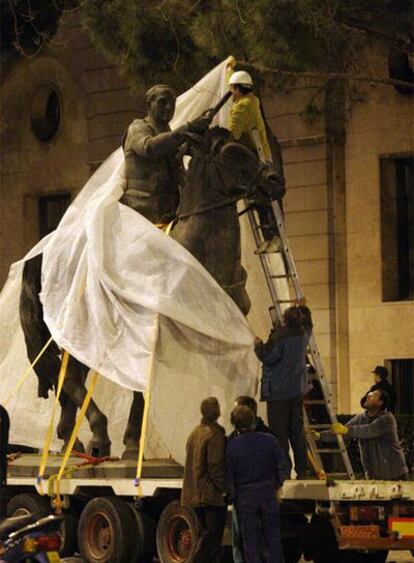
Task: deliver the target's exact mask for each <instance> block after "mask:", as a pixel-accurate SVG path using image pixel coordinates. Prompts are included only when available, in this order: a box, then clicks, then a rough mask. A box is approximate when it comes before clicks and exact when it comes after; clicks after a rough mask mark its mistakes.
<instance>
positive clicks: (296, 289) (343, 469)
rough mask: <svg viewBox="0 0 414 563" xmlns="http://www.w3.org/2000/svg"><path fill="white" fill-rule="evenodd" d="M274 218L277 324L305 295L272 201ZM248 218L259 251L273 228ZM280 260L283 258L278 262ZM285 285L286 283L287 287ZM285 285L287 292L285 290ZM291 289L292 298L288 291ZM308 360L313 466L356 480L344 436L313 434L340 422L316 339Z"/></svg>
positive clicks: (267, 258) (269, 276) (269, 277)
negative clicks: (326, 440) (329, 439)
mask: <svg viewBox="0 0 414 563" xmlns="http://www.w3.org/2000/svg"><path fill="white" fill-rule="evenodd" d="M251 134H252V139H253V140H254V142H255V144H256V147H257V150H258V153H259V158H260V160H261V161H262V162H265V158H264V154H263V150H262V147H261V144H260V141H259V137H258V132H257V130H255V129H254V130H253V131H252V132H251ZM271 207H272V211H273V215H274V218H275V221H276V224H277V228H278V231H279V237H280V243H281V244H280V245H279V247H280V250H279V251H278V252H277V254H276V256H275V254H274V253H271V254H268V253H260V254H259V257H260V261H261V264H262V268H263V272H264V275H265V279H266V283H267V286H268V289H269V293H270V298H271V301H272V307H271V309H273V310H274V312H275V317H276V318H275V319H272V320H273V322H274V323H275V322H276V323H280V322H281V321H282V316H283V310H284V309H285V308H286V307H287V306H289V305H293V304H295V303H298V302H301V301H303V300H304V297H305V296H304V294H303V291H302V287H301V284H300V280H299V275H298V272H297V269H296V266H295V262H294V259H293V256H292V253H291V251H290V246H289V241H288V237H287V234H286V229H285V223H284V219H283V214H282V210H281V208H280V205H279V203H278V202H277V201H274V200H273V201H271ZM247 214H248V218H249V222H250V227H251V230H252V233H253V238H254V241H255V244H256V248H259V247H260V246H261V244H262V242H263V241H262V238H264V237H263V231H264V230H265V229H269V225H268V224H267V225H263V224H260V220H259V216H258V214H257V211H255V209H254V206H253V207H252V206H251V205H250V206H249V205H248V206H247ZM277 256H280V257H281V258H279V259H277ZM283 282H286V283H284V284H283ZM281 284H283V289H282V287H281ZM286 288H288V295H281V293H282V292H283V293H286V291H284V289H286ZM308 357H310V358H311V364H312V365H311V368H310V371H314V373H313V374H312V376H313V389H312V390H311V391H310V392H309V393H308V395H307V396H305V399H304V423H305V431H306V437H307V443H308V455H309V460H310V462H311V464H312V465H313V466H314V469H315V471H316V473H317V474H318V475H319V476H320V477H324V476H325V475H326V476H328V477H335V478H341V477H342V478H349V479H354V478H355V477H354V472H353V468H352V464H351V462H350V459H349V456H348V452H347V449H346V446H345V444H344V440H343V437H342V436H337V438H338V440H337V443H333V444H329V447H326V446H325V447H321V446H320V445H319V444H318V442H317V441H316V440H315V438H314V435H313V433H312V432H311V431H312V430H315V431H316V432H320V431H321V430H327V429H329V428H330V427H331V425H332V424H333V423H336V422H337V418H336V415H335V413H334V411H333V396H332V391H331V388H330V385H329V382H328V380H327V378H326V375H325V371H324V368H323V364H322V360H321V356H320V354H319V350H318V346H317V343H316V339H315V335H314V333H313V331H312V334H311V336H310V339H309V348H308Z"/></svg>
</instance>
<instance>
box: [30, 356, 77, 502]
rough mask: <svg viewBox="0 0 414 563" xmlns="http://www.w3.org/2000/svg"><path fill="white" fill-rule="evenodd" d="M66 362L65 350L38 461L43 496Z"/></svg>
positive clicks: (67, 357)
mask: <svg viewBox="0 0 414 563" xmlns="http://www.w3.org/2000/svg"><path fill="white" fill-rule="evenodd" d="M68 362H69V354H68V352H67V351H66V350H64V351H63V358H62V363H61V365H60V371H59V379H58V386H57V389H56V397H55V401H54V403H53V408H52V415H51V417H50V422H49V428H48V430H47V433H46V438H45V444H44V446H43V452H42V458H41V460H40V466H39V474H38V477H37V482H38V484H39V489H40V494H41V495H44V494H45V493H44V492H43V481H42V479H43V475H44V473H45V469H46V464H47V458H48V456H49V449H50V442H51V441H52V436H53V433H54V431H55V424H54V423H55V414H56V409H57V406H58V404H59V398H60V394H61V392H62V388H63V382H64V380H65V376H66V371H67V367H68Z"/></svg>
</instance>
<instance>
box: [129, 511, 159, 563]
mask: <svg viewBox="0 0 414 563" xmlns="http://www.w3.org/2000/svg"><path fill="white" fill-rule="evenodd" d="M129 507H130V508H131V510H132V512H133V514H134V517H135V524H136V527H135V542H136V544H137V546H136V549H137V560H138V562H139V563H147V562H149V563H151V562H152V560H153V558H154V557H155V556H156V555H157V546H156V541H155V534H156V530H157V524H156V522H155V520H153V519H152V518H150V517H149V516H148V515H147V514H145V513H144V512H142V511H141V510H139V509H138V508H136V507H135V506H134V505H133V504H130V505H129Z"/></svg>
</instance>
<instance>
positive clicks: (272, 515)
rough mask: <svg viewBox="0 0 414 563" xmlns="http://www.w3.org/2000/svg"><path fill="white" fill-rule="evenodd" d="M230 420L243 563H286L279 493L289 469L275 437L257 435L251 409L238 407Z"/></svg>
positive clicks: (230, 465) (230, 466) (231, 473)
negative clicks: (234, 432) (231, 424)
mask: <svg viewBox="0 0 414 563" xmlns="http://www.w3.org/2000/svg"><path fill="white" fill-rule="evenodd" d="M231 419H232V422H233V424H234V426H235V429H236V431H237V436H236V437H235V438H234V439H233V440H231V441H230V442H229V443H228V445H227V450H226V461H227V474H228V479H229V485H230V492H231V494H232V497H233V501H234V503H235V506H236V510H237V515H238V519H239V524H240V529H241V536H242V540H243V551H244V560H245V561H246V563H259V562H263V561H265V562H266V563H283V553H282V544H281V538H280V521H279V506H278V503H277V500H276V491H277V489H279V488H280V487H281V485H282V483H283V481H284V480H285V479H287V478H288V476H289V465H288V463H287V460H286V458H285V455H284V453H283V451H282V449H281V447H280V446H279V444H278V442H277V440H276V438H275V437H274V436H272V434H269V433H267V434H265V433H263V432H255V416H254V413H253V411H252V410H251V409H250V408H249V407H246V406H239V407H236V408H235V409H233V412H232V415H231ZM263 557H264V558H263Z"/></svg>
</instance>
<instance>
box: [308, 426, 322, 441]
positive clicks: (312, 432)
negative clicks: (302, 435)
mask: <svg viewBox="0 0 414 563" xmlns="http://www.w3.org/2000/svg"><path fill="white" fill-rule="evenodd" d="M307 433H308V434H309V436H312V438H313V439H314V440H316V441H318V440H320V439H321V433H320V432H317V431H316V430H313V428H311V429H310V430H308V432H307Z"/></svg>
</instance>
